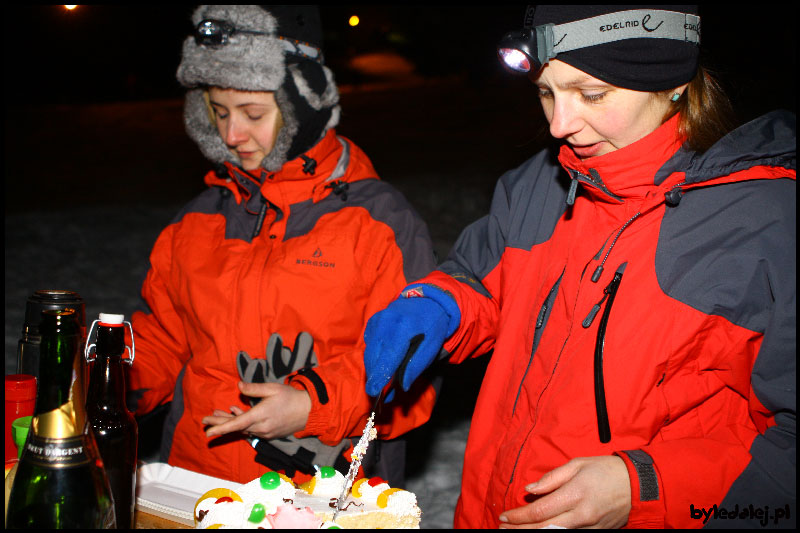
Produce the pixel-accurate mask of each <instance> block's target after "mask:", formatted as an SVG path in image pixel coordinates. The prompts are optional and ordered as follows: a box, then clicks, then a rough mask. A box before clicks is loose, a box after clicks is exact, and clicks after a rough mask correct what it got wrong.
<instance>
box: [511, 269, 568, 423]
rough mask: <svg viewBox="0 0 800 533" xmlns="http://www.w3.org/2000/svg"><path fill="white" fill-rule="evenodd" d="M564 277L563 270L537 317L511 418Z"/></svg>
mask: <svg viewBox="0 0 800 533" xmlns="http://www.w3.org/2000/svg"><path fill="white" fill-rule="evenodd" d="M563 277H564V271H563V270H562V271H561V275H560V276H558V279H557V280H556V282H555V283H554V284H553V286H552V287H551V288H550V292H548V293H547V298H545V300H544V303H543V304H542V307H541V309H539V313H538V314H537V315H536V324H535V325H534V330H535V331H534V332H533V343H532V345H531V356H530V358H529V359H528V366H526V367H525V372H524V373H523V374H522V380H520V382H519V388H517V397H516V398H515V399H514V406H513V407H512V408H511V416H514V413H515V412H516V411H517V402H518V401H519V395H520V394H521V393H522V384H523V383H525V376H527V375H528V370H530V368H531V363H533V356H534V354H535V353H536V348H537V347H538V346H539V339H541V338H542V329H543V327H544V324H545V322H547V318H548V317H549V315H550V309H552V307H553V302H554V301H555V299H556V294H557V293H558V286H559V285H560V284H561V278H563Z"/></svg>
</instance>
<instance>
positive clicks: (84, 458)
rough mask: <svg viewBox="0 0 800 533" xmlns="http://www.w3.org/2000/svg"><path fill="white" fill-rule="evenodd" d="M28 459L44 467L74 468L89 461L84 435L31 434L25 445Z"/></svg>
mask: <svg viewBox="0 0 800 533" xmlns="http://www.w3.org/2000/svg"><path fill="white" fill-rule="evenodd" d="M25 451H27V452H28V453H27V457H26V459H27V460H29V461H30V462H31V463H32V464H35V465H37V466H41V467H44V468H73V467H76V466H83V465H85V464H87V463H88V462H89V457H88V455H87V454H86V450H85V448H84V446H83V436H77V437H68V438H65V439H47V438H43V437H38V436H36V435H31V438H30V440H28V442H27V444H26V445H25Z"/></svg>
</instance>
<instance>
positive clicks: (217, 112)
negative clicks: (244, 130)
mask: <svg viewBox="0 0 800 533" xmlns="http://www.w3.org/2000/svg"><path fill="white" fill-rule="evenodd" d="M214 114H215V115H216V116H217V118H219V119H226V118H228V114H227V113H223V112H222V111H220V110H219V109H217V108H214Z"/></svg>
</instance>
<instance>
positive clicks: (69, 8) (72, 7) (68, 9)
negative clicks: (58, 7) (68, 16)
mask: <svg viewBox="0 0 800 533" xmlns="http://www.w3.org/2000/svg"><path fill="white" fill-rule="evenodd" d="M64 7H65V8H66V10H67V11H72V10H73V9H75V8H77V7H78V6H64Z"/></svg>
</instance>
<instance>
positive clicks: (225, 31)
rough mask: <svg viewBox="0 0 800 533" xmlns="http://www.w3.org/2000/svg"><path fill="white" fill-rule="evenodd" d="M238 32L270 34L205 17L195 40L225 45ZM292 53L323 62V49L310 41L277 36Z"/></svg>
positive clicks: (200, 43) (202, 42) (204, 44)
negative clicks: (243, 28) (305, 41)
mask: <svg viewBox="0 0 800 533" xmlns="http://www.w3.org/2000/svg"><path fill="white" fill-rule="evenodd" d="M237 33H246V34H249V35H269V34H268V33H265V32H262V31H254V30H242V29H239V28H237V27H235V26H234V25H233V24H231V23H230V22H227V21H225V20H214V19H205V20H202V21H200V23H199V24H198V25H197V27H196V28H195V32H194V41H195V42H196V43H197V44H199V45H203V46H223V45H226V44H228V42H229V41H230V38H231V37H232V36H233V35H235V34H237ZM277 38H278V39H279V40H280V41H281V43H282V44H283V46H284V48H285V49H286V51H287V52H289V53H290V54H295V55H298V56H301V57H305V58H308V59H312V60H314V61H317V62H319V63H322V51H321V50H320V49H319V48H317V47H316V46H312V45H311V44H309V43H304V42H302V41H297V40H294V39H286V38H284V37H280V36H278V37H277Z"/></svg>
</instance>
